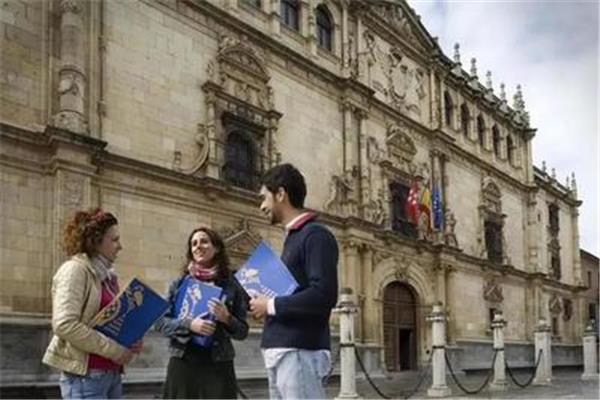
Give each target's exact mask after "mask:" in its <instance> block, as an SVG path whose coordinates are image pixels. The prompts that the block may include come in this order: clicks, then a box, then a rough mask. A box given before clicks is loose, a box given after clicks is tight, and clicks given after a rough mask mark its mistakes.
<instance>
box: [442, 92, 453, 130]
mask: <svg viewBox="0 0 600 400" xmlns="http://www.w3.org/2000/svg"><path fill="white" fill-rule="evenodd" d="M444 116H445V120H446V125H447V126H449V127H452V119H454V102H453V101H452V96H450V93H448V92H444Z"/></svg>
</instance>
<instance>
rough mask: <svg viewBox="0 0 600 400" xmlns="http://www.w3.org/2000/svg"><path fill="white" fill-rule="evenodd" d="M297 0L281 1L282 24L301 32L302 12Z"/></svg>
mask: <svg viewBox="0 0 600 400" xmlns="http://www.w3.org/2000/svg"><path fill="white" fill-rule="evenodd" d="M299 8H300V7H299V5H298V1H297V0H281V22H283V23H284V25H286V26H288V27H289V28H291V29H293V30H295V31H299V30H300V24H299V22H300V18H299V17H300V10H299Z"/></svg>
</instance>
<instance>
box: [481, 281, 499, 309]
mask: <svg viewBox="0 0 600 400" xmlns="http://www.w3.org/2000/svg"><path fill="white" fill-rule="evenodd" d="M483 299H484V300H485V301H488V302H490V303H502V302H503V301H504V296H503V294H502V286H501V285H499V284H498V283H497V282H496V280H495V279H493V278H492V279H489V280H487V281H486V282H485V283H484V285H483Z"/></svg>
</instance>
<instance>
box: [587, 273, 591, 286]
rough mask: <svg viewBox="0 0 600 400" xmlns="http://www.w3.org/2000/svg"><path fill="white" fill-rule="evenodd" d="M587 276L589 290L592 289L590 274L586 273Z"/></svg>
mask: <svg viewBox="0 0 600 400" xmlns="http://www.w3.org/2000/svg"><path fill="white" fill-rule="evenodd" d="M587 276H588V288H591V287H592V272H591V271H588V272H587Z"/></svg>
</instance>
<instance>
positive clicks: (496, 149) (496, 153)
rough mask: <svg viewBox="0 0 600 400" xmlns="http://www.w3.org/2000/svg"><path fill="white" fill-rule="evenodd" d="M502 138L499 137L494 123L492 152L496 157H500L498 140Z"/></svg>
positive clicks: (498, 131)
mask: <svg viewBox="0 0 600 400" xmlns="http://www.w3.org/2000/svg"><path fill="white" fill-rule="evenodd" d="M501 140H502V139H501V138H500V130H499V129H498V126H497V125H494V126H493V127H492V143H493V146H494V154H495V155H496V157H500V141H501Z"/></svg>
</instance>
